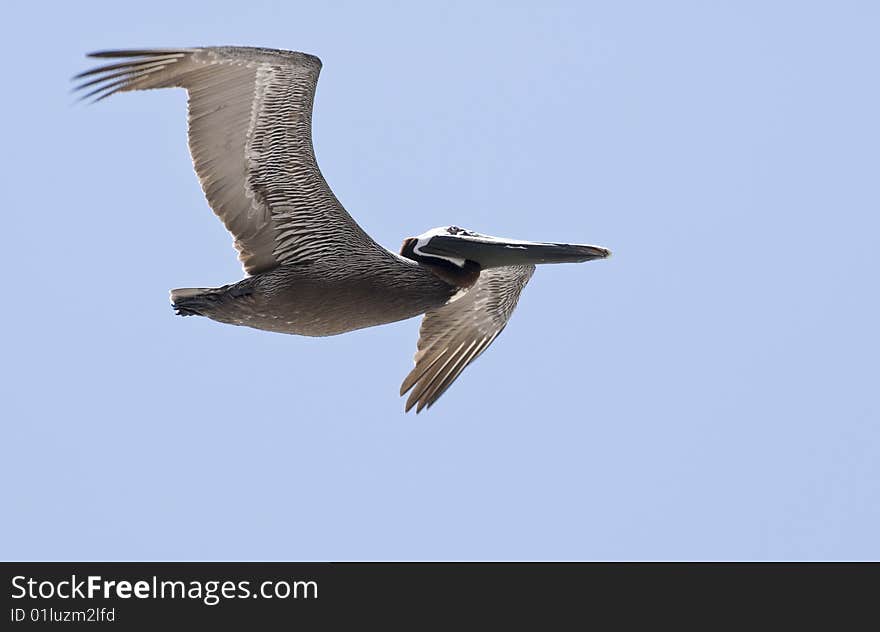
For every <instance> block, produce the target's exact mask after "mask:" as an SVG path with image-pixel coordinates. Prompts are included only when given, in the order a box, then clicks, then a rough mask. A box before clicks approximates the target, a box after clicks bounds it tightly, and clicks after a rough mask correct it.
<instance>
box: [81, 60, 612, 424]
mask: <svg viewBox="0 0 880 632" xmlns="http://www.w3.org/2000/svg"><path fill="white" fill-rule="evenodd" d="M91 56H92V57H100V58H119V59H121V60H122V61H116V62H113V63H109V64H106V65H103V66H100V67H98V68H95V69H92V70H88V71H86V72H84V73H81V74H80V75H78V76H77V77H76V79H81V80H84V81H83V82H82V83H81V84H80V85H79V86H78V88H80V89H82V88H87V87H91V88H92V90H91V91H90V92H89V93H88V94H86V95H85V96H86V97H90V96H91V97H95V98H96V100H101V99H103V98H106V97H108V96H110V95H112V94H114V93H116V92H121V91H128V90H147V89H152V88H165V87H182V88H185V89H186V90H187V91H188V93H189V147H190V152H191V154H192V158H193V164H194V167H195V171H196V174H197V175H198V177H199V180H200V182H201V184H202V188H203V190H204V192H205V195H206V197H207V199H208V202H209V204H210V206H211V208H212V209H213V211H214V212H215V214H216V215H217V216H218V217H219V218H220V219H221V221H223V223H224V224H225V226H226V228H227V229H228V230H229V231H230V232H231V233H232V236H233V238H234V246H235V248H236V249H237V250H238V253H239V259H240V260H241V262H242V265H243V267H244V271H245V273H246V274H247V276H246V277H245V278H244V279H242V280H241V281H239V282H237V283H233V284H230V285H226V286H223V287H219V288H180V289H176V290H172V291H171V302H172V305H173V307H174V309H175V310H176V311H177V313H178V314H180V315H183V316H190V315H197V316H205V317H207V318H210V319H212V320H216V321H219V322H222V323H228V324H232V325H243V326H247V327H253V328H256V329H264V330H267V331H273V332H279V333H288V334H299V335H305V336H332V335H336V334H341V333H345V332H348V331H353V330H355V329H362V328H364V327H373V326H376V325H383V324H386V323H391V322H395V321H399V320H403V319H407V318H412V317H414V316H418V315H421V314H424V319H423V321H422V326H421V328H420V332H419V342H418V350H417V352H416V355H415V367H414V368H413V370H412V371H411V372H410V374H409V375H408V376H407V377H406V379H405V380H404V381H403V384H402V385H401V390H400V392H401V395H403V394H405V393H406V392H408V391H410V390H412V392H411V394H410V396H409V398H408V399H407V402H406V406H405V409H406V410H407V411H409V410H410V409H411V408H412V407H413V406H415V407H416V412H419V411H421V410H422V409H423V408H425V407H430V406H431V405H432V404H433V403H434V402H436V401H437V399H438V398H439V397H440V396H441V395H442V394H443V393H444V392H445V391H446V389H447V388H449V386H450V384H451V383H452V382H453V381H454V380H455V379H456V378H457V377H458V376H459V375H460V374H461V372H462V371H463V370H464V368H465V367H466V366H468V365H469V364H470V363H471V362H473V361H474V360H475V359H476V358H477V357H478V356H479V355H480V354H481V353H482V352H483V351H484V350H485V349H486V348H487V347H488V346H489V345H490V344H491V343H492V341H494V340H495V338H496V337H497V336H498V334H500V333H501V330H503V329H504V327H505V326H506V324H507V322H508V320H509V318H510V315H511V314H512V313H513V310H514V308H515V307H516V303H517V301H518V299H519V295H520V293H521V292H522V289H523V288H524V287H525V285H526V283H527V282H528V281H529V279H530V278H531V276H532V274H533V273H534V270H535V264H542V263H576V262H582V261H590V260H593V259H602V258H605V257H608V256H609V254H610V252H609V251H608V250H607V249H605V248H602V247H599V246H591V245H580V244H564V243H546V242H529V241H519V240H513V239H505V238H498V237H491V236H488V235H481V234H479V233H476V232H473V231H469V230H465V229H462V228H459V227H457V226H446V227H440V228H434V229H431V230H429V231H427V232H425V233H422V234H421V235H419V236H417V237H410V238H408V239H406V240H404V242H403V246H402V247H401V249H400V253H399V254H397V253H394V252H391V251H390V250H387V249H386V248H383V247H382V246H380V245H379V244H377V243H376V242H375V241H373V239H371V238H370V237H369V235H367V234H366V233H365V232H364V231H363V229H361V228H360V226H358V224H357V223H356V222H355V221H354V220H353V219H352V218H351V216H350V215H349V214H348V213H347V212H346V210H345V209H344V208H343V206H342V205H341V204H340V203H339V201H338V200H337V199H336V197H335V195H334V194H333V192H332V191H331V189H330V187H329V186H328V185H327V183H326V181H325V180H324V178H323V176H322V175H321V172H320V170H319V168H318V165H317V162H316V160H315V154H314V150H313V147H312V136H311V117H312V105H313V102H314V95H315V88H316V86H317V81H318V74H319V73H320V70H321V62H320V60H319V59H318V58H317V57H314V56H312V55H308V54H305V53H297V52H291V51H281V50H272V49H264V48H245V47H210V48H186V49H174V50H125V51H106V52H100V53H93V54H92V55H91Z"/></svg>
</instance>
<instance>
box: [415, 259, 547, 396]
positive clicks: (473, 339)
mask: <svg viewBox="0 0 880 632" xmlns="http://www.w3.org/2000/svg"><path fill="white" fill-rule="evenodd" d="M534 272H535V266H533V265H525V266H505V267H499V268H489V269H486V270H483V271H482V272H480V278H479V279H478V280H477V282H476V283H475V284H474V285H473V287H471V288H470V289H469V290H468V291H467V293H466V294H465V295H464V296H462V297H461V298H459V299H457V300H454V301H452V302H450V303H447V304H446V305H444V306H443V307H439V308H437V309H433V310H431V311H429V312H427V313H426V314H425V317H424V319H423V320H422V326H421V328H420V329H419V344H418V351H417V352H416V355H415V364H416V366H415V368H414V369H413V370H412V371H411V372H410V374H409V375H407V376H406V379H405V380H403V384H401V386H400V394H401V395H404V394H405V393H406V392H407V391H409V390H410V389H412V393H410V395H409V398H408V399H407V400H406V410H407V411H409V409H410V408H412V407H413V406H416V412H417V413H418V412H420V411H421V410H422V408H424V407H426V406H427V407H428V408H430V407H431V406H432V405H433V404H434V402H436V401H437V399H438V398H439V397H440V396H441V395H442V394H443V393H444V392H445V391H446V389H447V388H449V386H450V385H451V384H452V383H453V382H454V381H455V379H456V378H457V377H458V376H459V375H461V372H462V371H464V369H465V367H467V366H468V365H469V364H470V363H471V362H473V361H474V360H476V359H477V358H478V357H479V356H480V354H481V353H483V351H485V350H486V348H487V347H488V346H489V345H490V344H492V341H493V340H495V338H497V337H498V334H500V333H501V332H502V330H503V329H504V327H506V326H507V321H508V320H510V315H511V314H512V313H513V310H514V308H515V307H516V303H517V301H518V300H519V295H520V293H521V292H522V290H523V288H524V287H525V286H526V283H528V282H529V279H530V278H532V274H533V273H534Z"/></svg>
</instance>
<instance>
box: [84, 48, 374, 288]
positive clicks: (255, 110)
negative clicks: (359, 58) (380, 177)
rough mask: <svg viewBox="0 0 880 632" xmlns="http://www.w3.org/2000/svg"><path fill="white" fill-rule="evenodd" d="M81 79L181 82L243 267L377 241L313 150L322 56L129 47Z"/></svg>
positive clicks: (122, 83)
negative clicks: (349, 207) (345, 204)
mask: <svg viewBox="0 0 880 632" xmlns="http://www.w3.org/2000/svg"><path fill="white" fill-rule="evenodd" d="M91 57H102V58H121V59H122V60H123V61H119V62H114V63H111V64H108V65H105V66H101V67H99V68H95V69H93V70H89V71H86V72H84V73H82V74H80V75H78V76H77V77H76V79H81V80H84V83H82V84H81V85H80V86H78V88H80V89H83V88H91V92H89V93H88V94H86V96H87V97H89V96H94V97H96V100H100V99H103V98H106V97H108V96H110V95H111V94H115V93H116V92H122V91H126V90H148V89H151V88H167V87H182V88H186V90H187V92H188V93H189V148H190V153H191V154H192V158H193V163H194V165H195V170H196V174H197V175H198V177H199V180H200V181H201V184H202V189H204V191H205V196H206V197H207V198H208V203H209V204H210V205H211V208H212V209H213V210H214V213H216V214H217V216H218V217H219V218H220V219H221V220H222V221H223V223H224V224H225V225H226V228H227V229H228V230H229V232H231V233H232V235H233V237H234V240H235V241H234V243H235V248H236V249H237V250H238V252H239V259H240V260H241V262H242V264H243V266H244V269H245V272H247V273H249V274H256V273H258V272H263V271H266V270H270V269H272V268H274V267H276V266H278V265H281V264H284V263H295V262H302V261H308V260H311V259H315V258H317V257H318V256H321V257H323V258H328V257H334V256H337V255H343V254H344V253H346V252H350V251H351V249H352V248H356V247H358V246H360V245H364V244H369V245H371V246H373V245H375V242H373V241H372V239H370V237H369V236H368V235H367V234H366V233H365V232H364V231H363V230H362V229H361V228H360V226H358V225H357V223H355V221H354V220H353V219H352V218H351V216H350V215H349V214H348V213H347V212H346V211H345V209H344V208H343V207H342V205H341V204H340V203H339V201H338V200H337V199H336V196H335V195H333V192H332V191H331V190H330V187H329V186H328V185H327V182H326V181H325V180H324V177H323V176H322V175H321V171H320V170H319V169H318V164H317V162H316V161H315V152H314V149H313V148H312V130H311V126H312V103H313V101H314V97H315V86H316V85H317V82H318V74H319V73H320V71H321V61H320V60H319V59H318V58H317V57H313V56H312V55H307V54H305V53H295V52H288V51H280V50H271V49H263V48H241V47H214V48H187V49H179V50H176V49H175V50H122V51H106V52H100V53H93V54H92V55H91Z"/></svg>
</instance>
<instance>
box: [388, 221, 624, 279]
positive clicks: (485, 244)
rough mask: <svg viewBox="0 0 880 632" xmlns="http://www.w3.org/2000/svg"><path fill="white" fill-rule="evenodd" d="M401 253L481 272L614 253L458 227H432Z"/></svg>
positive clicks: (408, 241) (425, 261)
mask: <svg viewBox="0 0 880 632" xmlns="http://www.w3.org/2000/svg"><path fill="white" fill-rule="evenodd" d="M400 254H401V255H402V256H404V257H406V258H408V259H412V260H413V261H417V262H419V263H423V264H426V265H434V266H437V265H440V266H443V267H448V266H450V265H452V266H455V267H458V268H465V267H466V266H467V265H468V263H474V264H476V265H478V266H479V267H480V268H481V269H486V268H498V267H502V266H516V265H528V264H539V263H581V262H583V261H592V260H593V259H605V258H607V257H609V256H610V255H611V251H610V250H608V249H607V248H602V247H601V246H590V245H587V244H560V243H548V242H540V241H520V240H518V239H508V238H506V237H492V236H490V235H481V234H480V233H477V232H474V231H471V230H465V229H464V228H459V227H458V226H441V227H439V228H432V229H431V230H429V231H427V232H424V233H422V234H421V235H419V236H418V237H410V238H409V239H406V240H404V242H403V246H402V247H401V249H400Z"/></svg>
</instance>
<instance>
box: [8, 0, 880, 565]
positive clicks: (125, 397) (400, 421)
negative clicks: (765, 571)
mask: <svg viewBox="0 0 880 632" xmlns="http://www.w3.org/2000/svg"><path fill="white" fill-rule="evenodd" d="M318 4H321V5H322V6H317V5H318ZM367 5H368V3H354V2H352V3H298V2H276V3H270V2H248V3H244V2H227V1H225V0H224V1H214V2H210V3H194V2H193V3H190V2H163V1H156V2H153V3H151V5H150V10H149V11H143V10H142V7H140V5H135V4H128V3H117V2H113V3H109V2H108V3H69V4H63V5H62V4H61V3H58V4H47V3H27V4H18V5H15V6H11V7H10V8H8V9H7V11H6V18H5V19H4V21H3V24H2V26H0V31H2V33H0V35H2V38H0V42H2V43H0V46H2V47H3V54H4V58H5V59H7V60H14V63H9V64H7V66H6V69H5V70H6V76H5V85H6V88H5V95H6V98H4V99H3V100H2V102H0V109H2V114H3V120H5V121H6V132H5V138H4V140H5V151H4V152H3V153H2V157H0V160H2V172H3V180H4V190H5V201H4V213H5V217H6V222H7V224H6V230H5V234H6V235H7V238H6V253H7V254H6V256H7V263H8V266H7V275H6V282H5V292H4V297H5V298H4V299H3V310H2V312H0V320H2V328H0V331H2V333H0V335H2V345H3V349H4V353H3V362H2V365H0V371H2V375H0V395H2V399H3V402H4V406H3V410H4V412H3V422H2V432H3V435H2V436H3V440H2V442H0V443H2V446H0V474H2V479H0V480H2V483H0V489H2V504H3V507H4V510H3V514H4V519H3V520H2V522H0V543H2V544H0V547H2V548H0V557H2V558H3V559H102V560H116V559H147V560H153V559H172V560H176V559H199V560H201V559H205V560H214V559H267V560H276V559H278V560H288V559H290V560H343V559H379V560H382V559H444V560H446V559H758V560H764V559H878V558H880V540H878V538H877V533H880V465H878V463H880V458H878V456H880V454H878V453H880V406H878V382H880V380H878V369H880V367H878V357H880V335H878V322H880V299H878V296H880V294H878V291H877V280H878V272H880V254H878V253H880V248H878V246H877V243H878V242H877V239H878V233H880V220H878V217H880V215H878V211H880V188H878V185H877V182H878V180H877V174H878V173H880V117H878V115H877V113H878V112H880V88H878V82H877V81H876V76H877V59H880V40H878V38H877V32H878V28H880V10H878V8H877V5H876V3H870V2H861V3H858V2H834V3H832V2H825V3H818V2H815V3H814V2H773V3H764V2H712V3H704V2H666V3H655V2H603V3H592V2H584V3H574V2H572V3H570V4H567V3H532V4H531V5H529V4H525V3H505V4H503V5H502V4H495V3H436V4H433V5H432V4H429V3H410V4H404V3H369V6H367ZM208 44H247V45H261V46H270V47H280V48H289V49H295V50H302V51H306V52H310V53H313V54H316V55H318V56H320V57H321V58H322V60H323V62H324V70H323V72H322V77H321V81H320V83H319V86H318V93H317V99H316V109H315V117H314V125H315V130H314V137H315V146H316V152H317V155H318V160H319V163H320V165H321V168H322V170H323V172H324V175H325V176H326V178H327V180H328V181H329V182H330V184H331V186H332V187H333V189H334V190H335V191H336V193H337V195H338V197H339V198H340V199H341V200H342V202H343V203H344V204H345V205H346V207H347V208H348V209H349V211H350V212H351V213H352V215H354V217H355V218H356V219H357V220H358V221H359V222H360V224H361V225H362V226H363V227H364V228H365V229H366V230H367V231H368V232H369V233H370V234H371V235H373V236H374V237H375V238H376V239H377V240H378V241H379V242H380V243H383V244H384V245H386V246H388V247H389V248H392V249H396V248H398V247H399V245H400V243H401V241H402V240H403V239H404V238H405V237H408V236H411V235H416V234H419V233H421V232H423V231H424V230H425V229H427V228H430V227H432V226H437V225H446V224H457V225H459V226H464V227H467V228H471V229H474V230H478V231H481V232H486V233H489V234H499V235H509V236H511V237H518V238H522V239H536V240H564V241H573V242H587V243H598V244H601V245H604V246H607V247H609V248H611V249H612V250H613V251H614V257H613V258H612V259H610V260H608V261H601V262H595V263H589V264H583V265H568V266H549V267H543V268H540V269H539V270H538V272H537V273H536V274H535V276H534V278H533V279H532V281H531V283H530V285H529V286H528V287H527V288H526V290H525V292H524V294H523V297H522V300H521V301H520V306H519V308H518V310H517V312H516V313H515V314H514V316H513V318H512V320H511V323H510V326H509V327H508V328H507V329H506V331H505V332H504V334H503V335H502V336H501V337H500V338H499V339H498V340H497V341H496V343H495V344H494V345H493V346H492V348H491V349H490V350H489V351H488V352H487V353H485V354H484V355H483V356H482V357H481V358H480V360H479V361H478V362H477V363H476V364H474V365H473V366H472V367H470V368H469V369H468V370H467V371H466V372H465V374H464V375H463V376H462V378H461V379H460V380H459V381H458V382H457V383H456V384H455V385H454V386H453V387H452V388H451V389H450V390H449V391H448V392H447V393H446V395H444V397H443V398H442V399H441V400H440V401H439V403H438V404H437V405H436V406H435V407H434V408H432V409H431V410H430V411H429V412H428V413H427V414H425V413H423V414H421V415H419V416H418V417H416V416H414V415H412V414H410V415H404V414H403V400H401V399H399V398H398V397H397V389H398V386H399V384H400V381H401V380H402V378H403V377H404V376H405V375H406V373H407V372H408V371H409V369H410V367H411V362H412V355H413V353H414V351H415V344H416V339H417V330H418V325H419V321H418V320H417V319H413V320H410V321H406V322H403V323H398V324H394V325H389V326H385V327H380V328H374V329H369V330H364V331H359V332H355V333H352V334H347V335H344V336H338V337H334V338H326V339H310V338H302V337H294V336H283V335H278V334H271V333H266V332H260V331H255V330H249V329H244V328H236V327H230V326H225V325H220V324H218V323H214V322H211V321H208V320H206V319H197V318H188V319H182V318H178V317H176V316H174V315H173V313H172V311H171V308H170V306H169V304H168V299H167V292H168V290H169V289H170V288H174V287H186V286H210V285H222V284H224V283H228V282H232V281H235V280H237V279H239V278H240V277H241V275H242V273H241V270H240V268H239V265H238V262H237V260H236V257H235V253H234V251H233V250H232V248H231V239H230V237H229V236H228V235H227V234H226V233H225V231H224V229H223V227H222V226H221V224H220V222H219V221H217V220H216V219H215V218H214V217H213V215H212V214H211V212H210V211H209V209H208V207H207V205H206V203H205V201H204V199H203V197H202V194H201V190H200V188H199V185H198V183H197V181H196V178H195V176H194V175H193V173H192V168H191V163H190V158H189V155H188V153H187V148H186V139H185V125H186V123H185V120H186V119H185V95H184V93H183V92H182V91H155V92H150V93H136V94H129V95H120V96H118V97H114V98H112V99H110V100H107V101H105V102H102V103H100V104H98V105H96V106H88V107H86V106H82V105H75V104H74V103H73V102H74V99H73V97H71V95H70V94H69V92H68V91H69V88H70V83H69V78H70V76H71V75H73V74H75V73H76V72H79V71H81V70H84V69H86V68H87V67H89V62H87V61H86V60H85V59H84V58H83V54H84V53H85V52H87V51H91V50H99V49H104V48H126V47H145V46H159V47H161V46H190V45H208Z"/></svg>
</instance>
